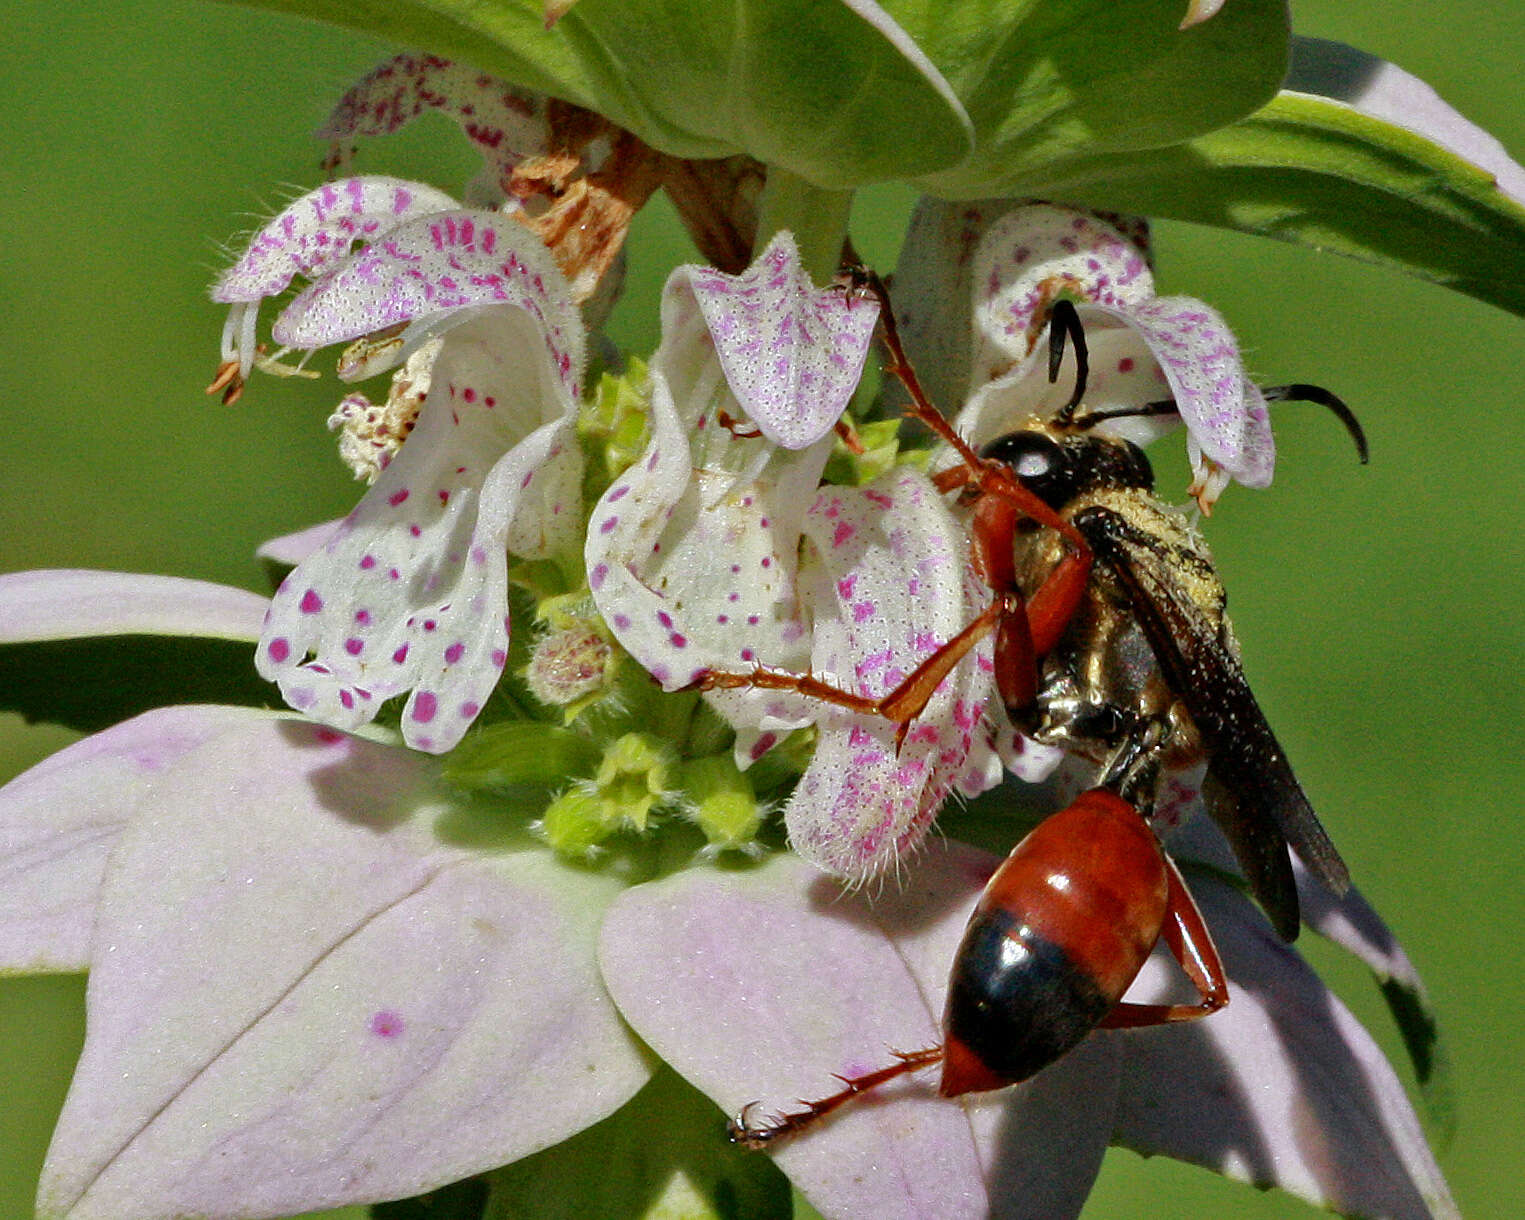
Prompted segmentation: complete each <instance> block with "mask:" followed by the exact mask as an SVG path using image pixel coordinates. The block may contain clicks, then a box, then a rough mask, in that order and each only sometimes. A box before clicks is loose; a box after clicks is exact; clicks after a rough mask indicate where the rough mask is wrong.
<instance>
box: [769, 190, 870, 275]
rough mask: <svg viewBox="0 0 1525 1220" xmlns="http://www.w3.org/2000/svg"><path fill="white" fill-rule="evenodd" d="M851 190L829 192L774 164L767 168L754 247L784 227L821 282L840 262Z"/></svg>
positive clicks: (806, 267) (851, 201) (850, 203)
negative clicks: (766, 180) (791, 234)
mask: <svg viewBox="0 0 1525 1220" xmlns="http://www.w3.org/2000/svg"><path fill="white" fill-rule="evenodd" d="M852 206H853V193H852V192H851V191H828V190H824V189H823V188H821V187H819V186H815V185H814V184H813V183H810V182H807V181H805V179H803V178H800V177H796V176H795V175H794V174H791V173H790V172H789V171H788V170H785V169H780V168H779V167H778V166H776V165H770V166H769V167H768V182H767V185H766V186H764V187H763V193H762V205H761V207H760V209H759V215H758V218H757V246H756V249H757V250H758V251H760V250H762V248H763V247H764V246H766V245H767V244H768V242H769V241H771V240H772V239H773V235H774V234H775V233H780V232H782V231H783V230H785V229H787V230H789V231H790V232H791V233H793V234H794V240H795V242H796V243H797V244H798V245H799V248H800V261H801V262H802V263H803V264H804V266H805V270H806V271H808V272H809V273H810V278H811V279H813V280H814V281H815V282H816V283H818V284H824V283H826V282H827V281H829V280H830V279H831V278H832V277H833V276H835V275H836V273H837V269H838V267H839V266H840V265H841V263H842V244H843V242H844V241H846V239H847V221H848V218H849V217H850V216H851V214H852Z"/></svg>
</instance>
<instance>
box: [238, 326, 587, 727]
mask: <svg viewBox="0 0 1525 1220" xmlns="http://www.w3.org/2000/svg"><path fill="white" fill-rule="evenodd" d="M578 338H579V342H580V333H579V335H578ZM554 355H555V353H554V352H552V351H551V350H550V349H548V347H547V345H546V342H545V332H544V330H543V329H542V326H541V324H540V319H539V317H538V315H536V314H534V313H531V312H530V310H528V309H526V308H501V309H493V310H489V311H484V312H482V313H479V314H476V315H475V316H474V317H473V318H472V320H470V321H468V322H467V323H465V324H464V325H462V326H459V327H457V328H456V329H455V330H453V331H451V333H450V334H449V335H448V336H447V338H446V340H445V344H444V346H443V348H442V349H441V350H440V354H439V356H438V358H437V361H436V363H435V366H434V374H433V383H432V387H433V388H432V389H431V391H430V393H429V397H428V399H427V400H426V402H425V404H424V407H423V409H422V410H421V411H420V413H419V417H418V423H417V425H416V426H415V428H414V430H413V433H412V435H411V436H410V437H409V439H408V442H407V443H406V444H405V445H404V446H403V447H402V448H401V449H400V450H399V451H398V455H397V457H396V458H395V459H394V460H393V462H392V463H391V464H390V465H389V466H388V467H387V468H386V469H385V470H384V471H382V473H381V475H380V476H379V477H378V478H377V480H376V482H375V484H374V485H373V486H372V487H371V489H370V491H369V492H367V494H366V496H365V498H364V499H362V500H361V502H360V503H359V505H358V506H356V508H355V510H354V511H353V512H352V513H351V514H350V515H349V516H348V517H347V518H345V520H344V522H343V523H342V524H341V525H340V526H339V528H338V529H337V530H336V531H335V532H334V533H333V534H332V535H331V536H330V537H329V539H328V540H327V542H325V543H324V544H323V546H322V547H321V549H319V550H318V551H316V552H314V553H313V554H312V555H311V556H310V557H309V558H307V559H306V560H304V561H303V562H302V563H301V564H300V565H299V566H298V567H297V568H296V569H295V570H294V571H292V572H291V573H290V574H289V575H288V576H287V578H286V580H285V581H284V582H283V583H282V585H281V588H280V590H279V591H278V592H277V593H276V595H275V598H274V600H273V602H272V603H271V606H270V612H269V616H268V618H267V620H266V623H265V630H264V635H263V637H262V638H261V642H260V648H259V653H258V656H257V660H256V664H257V667H258V669H259V671H260V673H261V674H263V675H264V676H265V677H267V678H269V679H271V680H273V681H276V682H278V683H279V684H280V687H281V692H282V694H283V696H284V697H285V699H286V701H287V702H288V703H289V704H290V705H291V706H292V707H295V708H297V709H298V710H299V711H302V712H305V713H306V714H308V715H310V716H312V717H313V718H315V719H317V720H321V721H322V722H324V723H326V724H332V725H334V726H336V727H339V728H346V729H349V728H355V727H357V726H359V725H362V724H365V723H367V722H368V721H369V720H370V719H371V718H372V717H374V716H375V714H376V712H377V710H378V708H379V707H380V705H381V704H382V703H383V702H384V701H385V700H387V699H389V698H392V697H393V696H395V695H400V694H403V693H408V702H407V705H406V706H405V707H404V709H403V719H402V732H403V736H404V739H405V740H406V741H407V742H408V744H409V745H411V746H413V747H414V748H416V749H421V750H428V751H431V752H438V751H443V750H448V749H449V748H451V747H452V746H453V745H454V744H455V743H456V742H457V741H459V740H460V738H461V735H462V734H463V733H464V732H465V731H466V729H467V727H468V726H469V725H470V724H471V723H472V721H473V720H474V719H475V717H476V715H477V712H478V711H479V710H480V709H481V707H482V705H483V704H484V703H485V702H486V700H487V697H488V695H489V694H491V692H492V689H493V687H494V686H495V685H496V683H497V680H498V677H499V675H500V673H501V672H502V669H503V665H504V662H505V660H506V658H507V651H508V575H507V555H508V553H509V552H510V551H512V552H513V553H514V554H516V555H521V556H524V557H527V558H546V557H550V556H553V555H558V554H565V553H568V552H570V551H573V550H575V546H576V543H577V539H578V533H577V528H578V522H577V518H578V512H577V507H578V496H579V494H580V492H579V487H580V481H581V477H582V456H581V450H580V449H579V447H578V445H577V441H576V435H575V417H576V409H577V406H576V400H575V399H574V398H573V397H572V396H571V395H570V394H569V393H568V392H567V387H566V382H565V380H564V379H563V376H562V373H561V370H560V368H559V367H558V365H557V363H556V362H555V360H554Z"/></svg>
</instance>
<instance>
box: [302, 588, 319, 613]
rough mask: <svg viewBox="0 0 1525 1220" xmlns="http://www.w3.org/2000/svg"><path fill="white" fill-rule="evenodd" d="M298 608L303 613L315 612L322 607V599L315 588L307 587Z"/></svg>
mask: <svg viewBox="0 0 1525 1220" xmlns="http://www.w3.org/2000/svg"><path fill="white" fill-rule="evenodd" d="M299 609H300V610H301V611H302V613H303V614H317V613H318V612H319V611H320V610H322V609H323V599H322V598H321V597H319V596H318V591H317V590H316V589H308V590H307V592H306V593H304V594H302V604H301V606H300V607H299Z"/></svg>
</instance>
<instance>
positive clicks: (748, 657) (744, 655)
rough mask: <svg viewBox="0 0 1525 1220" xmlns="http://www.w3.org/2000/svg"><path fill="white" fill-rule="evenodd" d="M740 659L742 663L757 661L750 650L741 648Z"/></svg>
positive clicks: (754, 654)
mask: <svg viewBox="0 0 1525 1220" xmlns="http://www.w3.org/2000/svg"><path fill="white" fill-rule="evenodd" d="M741 659H742V660H743V661H755V660H756V659H757V654H756V653H755V652H753V651H752V650H751V649H750V648H743V649H742V650H741Z"/></svg>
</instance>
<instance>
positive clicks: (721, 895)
mask: <svg viewBox="0 0 1525 1220" xmlns="http://www.w3.org/2000/svg"><path fill="white" fill-rule="evenodd" d="M993 863H994V861H993V859H992V858H991V857H989V856H986V855H984V854H983V853H980V852H975V851H973V850H971V849H969V848H966V847H963V846H961V845H959V844H950V843H937V844H933V845H930V846H929V847H928V848H927V850H926V852H925V853H924V854H923V855H920V856H918V857H917V859H916V861H915V863H914V865H913V866H912V867H911V868H909V869H908V870H907V872H906V874H905V877H904V882H903V884H902V885H892V886H890V887H888V888H887V889H886V890H885V891H884V892H883V893H882V894H878V895H877V896H876V897H874V898H870V897H869V896H867V895H865V894H853V895H844V894H843V893H842V891H841V888H840V886H839V885H838V884H837V883H835V882H833V881H831V880H830V879H829V878H826V877H823V876H821V875H820V874H819V873H816V872H814V871H813V870H812V869H810V868H809V867H808V866H807V865H806V864H804V863H803V862H801V861H800V860H798V859H795V858H793V857H791V856H787V855H785V856H778V857H774V858H773V859H771V860H769V861H768V863H767V864H765V865H763V866H762V867H760V868H757V869H753V870H748V871H745V872H730V873H721V872H715V871H705V870H693V869H690V870H687V871H686V872H684V873H681V874H679V875H677V876H674V877H672V878H670V879H668V880H665V881H661V882H656V883H652V884H648V885H643V886H638V887H636V888H635V889H632V890H629V891H627V892H626V893H625V894H623V895H621V897H620V898H619V900H618V901H617V902H616V903H615V905H614V906H613V908H611V911H610V916H609V918H608V919H606V920H605V923H604V931H603V937H602V942H601V946H600V962H601V965H602V968H603V974H604V979H605V982H606V983H607V984H608V987H609V990H610V992H611V993H612V994H613V996H614V999H615V1002H616V1003H617V1004H618V1005H619V1006H620V1011H621V1013H622V1014H623V1015H624V1017H625V1019H626V1020H627V1021H629V1022H630V1024H631V1025H632V1026H633V1027H634V1028H635V1030H636V1032H637V1033H639V1034H640V1035H641V1037H642V1039H643V1040H644V1041H646V1042H647V1044H648V1045H650V1046H651V1047H652V1049H653V1050H655V1051H656V1052H657V1053H658V1054H659V1055H661V1056H662V1058H663V1059H665V1060H666V1061H667V1062H669V1063H670V1064H672V1065H673V1066H674V1067H675V1068H676V1069H677V1070H678V1071H679V1072H681V1073H682V1074H683V1075H684V1076H686V1077H687V1078H688V1079H689V1080H690V1081H691V1082H692V1083H693V1084H695V1085H696V1086H697V1087H698V1088H699V1089H701V1090H702V1091H703V1092H705V1093H706V1094H708V1095H709V1096H710V1097H712V1098H713V1099H714V1100H715V1101H716V1103H717V1104H718V1105H719V1106H720V1107H721V1109H722V1110H724V1111H725V1112H727V1113H728V1114H735V1113H736V1112H737V1111H739V1110H740V1109H741V1107H742V1106H744V1105H747V1104H748V1103H751V1102H757V1103H759V1105H758V1107H757V1109H758V1111H759V1112H760V1113H762V1114H767V1113H770V1112H773V1111H776V1110H779V1109H789V1108H793V1107H794V1106H795V1105H796V1104H797V1103H796V1099H797V1098H812V1097H820V1096H823V1095H824V1094H826V1093H830V1092H833V1091H835V1089H836V1088H837V1087H838V1083H837V1082H836V1081H835V1080H834V1079H833V1078H832V1073H833V1072H840V1073H852V1072H862V1071H867V1070H872V1069H873V1068H877V1067H881V1066H884V1065H885V1064H887V1063H888V1062H889V1061H890V1058H891V1056H890V1050H891V1049H892V1048H893V1049H899V1050H911V1049H919V1048H921V1047H924V1046H930V1045H932V1044H933V1043H935V1042H936V1041H938V1039H939V1037H940V1034H939V1032H938V1021H939V1017H940V1014H941V1008H942V996H943V991H944V988H945V986H946V979H947V971H948V965H949V963H950V962H951V961H952V955H953V951H954V948H955V946H956V945H957V943H958V940H959V938H960V936H961V935H962V932H963V925H964V922H965V920H966V919H967V917H968V911H969V909H970V906H971V904H972V903H973V901H974V897H975V895H976V894H977V893H978V892H979V889H980V887H981V886H982V885H983V883H984V880H985V877H986V876H987V875H988V873H989V870H990V867H991V865H992V864H993ZM737 929H746V934H745V935H743V936H738V935H737ZM656 963H660V967H658V965H657V964H656ZM935 1090H936V1073H935V1070H933V1071H929V1072H926V1073H924V1074H923V1075H922V1076H921V1077H920V1078H911V1079H909V1080H905V1081H903V1082H901V1083H898V1084H896V1085H893V1086H890V1087H888V1088H886V1089H885V1090H884V1091H883V1093H882V1095H881V1096H879V1097H877V1098H876V1099H875V1100H874V1101H872V1102H863V1103H858V1104H857V1105H855V1106H851V1107H849V1108H847V1109H844V1110H843V1111H841V1112H840V1113H839V1114H838V1115H837V1116H836V1117H834V1118H833V1119H832V1120H831V1121H830V1122H827V1123H823V1124H821V1125H820V1126H819V1127H817V1128H815V1129H814V1130H813V1131H811V1132H809V1133H808V1134H806V1135H802V1136H801V1137H800V1138H798V1139H795V1140H793V1141H790V1142H788V1143H786V1144H781V1145H779V1146H778V1147H777V1149H776V1150H775V1151H774V1152H773V1153H772V1155H773V1156H774V1158H775V1159H776V1160H777V1161H778V1164H779V1166H780V1168H782V1169H783V1170H784V1171H785V1172H786V1173H787V1174H788V1175H789V1177H790V1180H791V1181H793V1182H794V1184H795V1185H796V1186H797V1187H798V1188H799V1189H800V1190H802V1191H803V1192H804V1194H805V1196H806V1197H807V1198H808V1199H809V1200H810V1202H811V1203H812V1204H813V1205H814V1206H815V1207H816V1208H818V1209H819V1210H820V1211H821V1212H822V1214H823V1215H825V1216H827V1217H833V1218H835V1217H857V1216H873V1217H876V1218H878V1220H892V1218H898V1217H922V1218H927V1217H938V1218H944V1217H947V1218H954V1217H960V1216H969V1217H975V1216H979V1217H985V1216H997V1217H1028V1218H1031V1220H1039V1218H1040V1217H1041V1218H1044V1220H1062V1218H1063V1217H1067V1216H1074V1215H1077V1214H1078V1212H1079V1208H1080V1205H1081V1202H1082V1201H1083V1199H1084V1196H1085V1194H1086V1192H1087V1190H1088V1189H1089V1186H1090V1183H1091V1181H1092V1179H1093V1178H1094V1175H1095V1172H1096V1169H1097V1166H1098V1165H1099V1163H1100V1158H1101V1152H1102V1149H1103V1147H1104V1145H1105V1143H1106V1136H1107V1132H1108V1129H1109V1126H1110V1122H1111V1115H1112V1103H1113V1101H1114V1099H1115V1097H1116V1083H1115V1067H1114V1068H1110V1069H1109V1068H1108V1067H1107V1066H1106V1065H1105V1064H1101V1065H1099V1066H1098V1064H1097V1063H1095V1062H1089V1061H1088V1062H1085V1063H1084V1064H1082V1061H1081V1060H1080V1059H1079V1058H1075V1061H1074V1063H1073V1064H1065V1065H1062V1066H1061V1068H1060V1069H1058V1070H1057V1071H1056V1072H1054V1073H1052V1074H1051V1075H1050V1078H1049V1080H1047V1081H1045V1082H1043V1083H1042V1084H1041V1085H1037V1086H1036V1087H1033V1088H1029V1089H1015V1090H1011V1091H1008V1092H1003V1093H997V1094H991V1095H988V1096H987V1097H985V1098H982V1099H979V1100H978V1101H975V1102H972V1103H969V1104H968V1106H967V1109H966V1106H965V1105H964V1104H961V1103H958V1102H949V1101H944V1100H941V1099H939V1098H938V1097H937V1096H936V1091H935ZM754 1117H755V1115H754Z"/></svg>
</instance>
